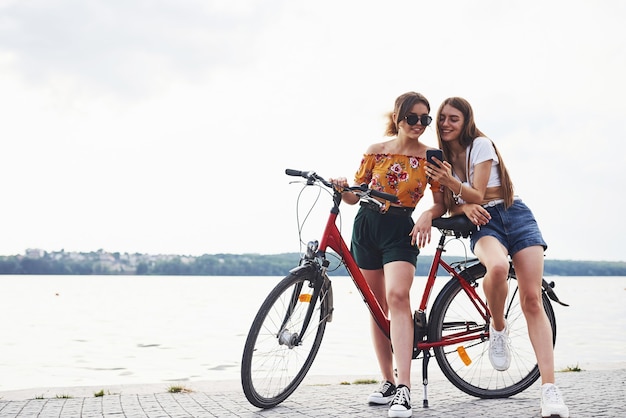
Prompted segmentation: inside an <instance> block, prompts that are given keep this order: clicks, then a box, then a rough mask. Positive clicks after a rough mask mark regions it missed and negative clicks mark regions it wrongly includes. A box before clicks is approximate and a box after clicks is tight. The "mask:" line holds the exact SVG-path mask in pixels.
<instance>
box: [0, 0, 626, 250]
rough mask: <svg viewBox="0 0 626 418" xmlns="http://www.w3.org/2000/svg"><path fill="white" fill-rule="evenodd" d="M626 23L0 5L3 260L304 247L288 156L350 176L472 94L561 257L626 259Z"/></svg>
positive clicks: (416, 5) (132, 2)
mask: <svg viewBox="0 0 626 418" xmlns="http://www.w3.org/2000/svg"><path fill="white" fill-rule="evenodd" d="M625 21H626V2H622V1H618V0H615V1H606V0H604V1H603V0H600V1H571V0H568V1H565V0H563V1H561V0H555V1H543V0H542V1H535V0H531V1H506V2H503V1H500V0H490V1H471V2H470V1H466V0H451V1H429V2H425V1H417V0H408V1H356V0H354V1H339V0H318V1H314V2H304V1H296V0H284V1H280V0H259V1H252V0H245V1H244V0H236V1H232V0H218V1H204V0H203V1H201V0H195V1H180V0H160V1H158V0H155V1H147V0H146V1H139V0H117V1H114V0H107V1H105V0H102V1H96V0H19V1H17V0H16V1H11V0H0V111H1V116H0V118H1V119H0V120H1V123H0V137H1V144H2V145H1V151H0V185H1V190H2V206H1V209H0V254H2V255H13V254H21V253H23V252H24V250H25V249H27V248H41V249H44V250H46V251H59V250H61V249H64V250H65V251H85V252H88V251H96V250H98V249H104V250H105V251H111V252H115V251H119V252H131V253H134V252H140V253H152V254H159V253H162V254H188V255H201V254H215V253H250V252H252V253H262V254H271V253H281V252H293V251H298V236H297V230H296V219H295V213H296V207H295V203H296V198H297V195H298V192H299V191H300V187H299V186H298V185H294V184H289V182H290V181H291V180H293V178H290V177H287V176H285V175H284V170H285V168H295V169H302V170H315V171H317V172H318V173H319V174H321V175H323V176H325V177H334V176H340V175H342V176H346V177H348V178H352V177H353V174H354V172H355V171H356V168H357V166H358V163H359V161H360V159H361V156H362V153H363V152H364V151H365V149H366V148H367V146H368V145H369V144H371V143H373V142H378V141H380V140H381V139H382V133H383V130H384V119H383V115H384V113H385V112H387V111H390V110H392V107H393V102H394V100H395V98H396V97H397V96H398V95H400V94H402V93H404V92H406V91H419V92H422V93H423V94H425V95H426V96H427V97H428V98H429V100H430V101H431V107H432V114H433V115H434V114H435V112H436V110H437V107H438V106H439V104H440V103H441V101H442V100H444V99H445V98H447V97H449V96H462V97H465V98H466V99H468V100H469V101H470V103H471V104H472V105H473V107H474V111H475V114H476V115H475V116H476V121H477V124H478V127H479V128H480V129H481V130H482V131H483V132H485V133H486V134H487V135H488V136H489V137H490V138H492V139H493V140H494V141H495V143H496V144H497V145H498V147H499V148H500V151H501V152H502V154H503V157H504V161H505V163H506V164H507V166H508V168H509V170H510V172H511V175H512V177H513V181H514V184H515V187H516V191H517V193H518V194H519V195H520V196H521V197H522V198H523V199H524V200H525V201H526V202H527V203H528V204H529V206H530V207H531V208H532V209H533V211H534V212H535V215H536V217H537V219H538V221H539V224H540V227H541V228H542V230H543V233H544V236H545V239H546V241H547V242H548V244H549V249H548V251H547V253H546V256H547V258H551V259H586V260H620V261H625V260H626V256H625V255H624V254H625V253H624V251H623V244H622V243H623V240H624V239H625V236H626V226H625V223H624V222H623V221H622V220H621V216H620V215H621V212H622V210H623V208H624V204H625V203H626V202H625V200H626V198H625V196H626V175H624V171H623V170H624V162H625V158H624V155H625V154H624V151H625V150H626V133H625V130H624V123H625V122H626V117H625V116H626V100H624V97H626V79H625V74H626V30H625V29H624V22H625ZM422 140H423V141H424V142H425V143H427V144H428V145H432V146H435V145H436V135H435V130H434V128H429V129H428V131H427V133H426V134H424V135H423V136H422ZM328 204H329V202H328V201H324V202H323V204H322V205H321V207H320V211H319V217H320V218H319V219H322V218H323V217H324V216H325V215H326V214H327V212H328ZM429 204H430V201H429V200H428V199H426V200H425V201H424V202H420V205H419V206H418V208H419V207H422V208H425V207H427V206H428V205H429ZM301 209H302V208H301ZM354 213H355V208H352V207H349V208H346V210H345V211H344V213H343V220H342V230H343V231H344V233H345V236H346V239H348V238H349V234H350V231H351V225H352V220H353V216H354ZM314 216H318V212H315V215H314ZM314 221H317V218H314V219H313V220H312V222H313V223H312V225H314ZM315 233H316V231H315V228H311V230H310V234H311V235H308V236H306V237H305V238H306V239H313V238H317V235H316V234H315ZM424 252H425V253H426V254H429V253H430V254H432V252H433V245H432V244H431V246H429V247H428V248H426V249H425V250H424Z"/></svg>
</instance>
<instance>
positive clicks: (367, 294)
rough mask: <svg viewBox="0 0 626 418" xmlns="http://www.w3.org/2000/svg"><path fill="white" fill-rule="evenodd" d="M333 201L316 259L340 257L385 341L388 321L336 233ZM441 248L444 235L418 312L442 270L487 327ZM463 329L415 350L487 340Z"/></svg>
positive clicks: (480, 305)
mask: <svg viewBox="0 0 626 418" xmlns="http://www.w3.org/2000/svg"><path fill="white" fill-rule="evenodd" d="M333 201H334V205H333V208H332V209H331V211H330V214H329V217H328V221H327V222H326V226H325V228H324V232H323V234H322V238H321V241H320V243H319V248H318V252H317V255H318V256H320V257H322V258H323V257H324V255H325V253H326V250H327V249H328V248H331V249H333V250H334V251H335V252H336V253H337V254H339V256H340V257H341V259H342V261H343V263H344V264H345V266H346V269H347V270H348V273H349V274H350V277H351V278H352V280H353V281H354V284H355V285H356V287H357V289H358V290H359V292H360V293H361V296H362V298H363V300H364V301H365V304H366V305H367V307H368V309H369V311H370V313H371V315H372V317H373V318H374V320H375V321H376V323H377V324H378V326H379V327H380V329H381V330H382V332H383V333H384V335H385V336H387V338H390V321H389V318H388V317H387V314H386V313H385V312H383V310H382V307H381V306H380V304H379V303H378V300H377V299H376V296H375V295H374V293H373V292H372V290H371V288H370V287H369V285H368V284H367V281H366V280H365V277H364V276H363V274H362V273H361V270H360V269H359V267H358V266H357V264H356V261H354V258H353V257H352V254H351V253H350V250H349V248H348V246H347V245H346V243H345V240H344V239H343V237H342V235H341V232H340V231H339V229H338V227H337V224H336V220H337V216H338V215H339V204H340V203H341V193H340V192H337V191H335V192H334V196H333ZM444 246H445V235H444V234H442V235H441V237H440V239H439V244H438V246H437V250H436V252H435V256H434V258H433V263H432V265H431V268H430V273H429V275H428V280H427V282H426V286H425V288H424V292H423V294H422V299H421V302H420V305H419V312H426V307H427V304H428V300H429V298H430V296H431V294H432V290H433V287H434V284H435V281H436V279H437V270H438V268H439V266H441V267H443V269H444V270H446V271H447V272H448V273H449V274H450V275H451V276H452V277H454V278H456V279H457V280H458V281H459V283H460V284H461V286H462V287H463V290H464V291H465V293H466V294H467V295H468V297H469V298H470V300H471V301H472V303H473V305H474V307H475V308H476V310H477V311H478V312H480V315H481V316H482V317H483V318H484V320H485V324H488V323H489V318H490V316H491V315H490V313H489V309H488V308H487V305H486V304H485V303H484V301H483V300H482V299H481V298H480V297H479V296H478V295H477V294H476V291H475V290H474V287H473V286H472V285H471V284H470V283H469V282H468V281H467V280H465V279H464V278H463V277H461V276H460V275H459V273H458V272H457V271H456V270H455V269H454V268H453V267H451V266H450V265H449V264H448V263H446V262H445V261H444V260H443V259H442V258H441V256H442V253H443V251H444ZM454 325H455V326H459V325H461V324H454ZM463 325H465V326H466V329H465V330H463V331H460V332H458V333H455V334H453V335H448V336H446V337H444V338H443V339H442V340H441V341H432V342H431V341H418V342H416V346H415V347H414V348H416V349H418V350H425V351H428V350H429V349H431V348H433V347H438V346H446V345H453V344H460V343H463V342H466V341H470V340H476V339H484V338H487V336H488V334H487V332H486V331H485V332H481V333H477V332H476V330H475V328H474V330H471V329H469V327H468V326H469V324H463ZM473 325H474V326H477V325H478V324H473Z"/></svg>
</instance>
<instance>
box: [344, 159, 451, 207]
mask: <svg viewBox="0 0 626 418" xmlns="http://www.w3.org/2000/svg"><path fill="white" fill-rule="evenodd" d="M425 163H426V159H424V158H422V157H411V156H408V155H400V154H365V155H364V156H363V159H362V160H361V165H360V166H359V169H358V170H357V172H356V174H355V177H354V179H355V183H356V184H363V183H365V184H367V185H368V186H369V187H370V188H372V189H374V190H378V191H381V192H385V193H390V194H393V195H396V196H397V197H398V203H397V204H398V205H400V206H404V207H411V208H414V207H415V205H417V202H419V201H420V199H421V198H422V197H423V196H424V192H425V191H426V185H427V184H430V189H431V190H432V191H433V193H442V192H443V187H442V186H441V185H440V184H439V183H438V182H436V181H432V180H430V179H428V178H427V176H426V172H425V171H424V169H425Z"/></svg>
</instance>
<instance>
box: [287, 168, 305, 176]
mask: <svg viewBox="0 0 626 418" xmlns="http://www.w3.org/2000/svg"><path fill="white" fill-rule="evenodd" d="M285 174H287V175H288V176H294V177H306V176H303V175H302V171H300V170H293V169H291V168H287V169H285Z"/></svg>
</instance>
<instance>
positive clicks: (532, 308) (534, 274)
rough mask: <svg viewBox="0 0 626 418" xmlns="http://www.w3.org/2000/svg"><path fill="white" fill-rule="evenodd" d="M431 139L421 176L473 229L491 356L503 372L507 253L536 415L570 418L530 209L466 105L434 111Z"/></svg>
mask: <svg viewBox="0 0 626 418" xmlns="http://www.w3.org/2000/svg"><path fill="white" fill-rule="evenodd" d="M437 137H438V140H439V147H440V148H441V149H442V150H443V154H444V159H445V161H443V162H442V161H436V163H437V164H428V168H427V170H426V171H427V173H428V175H429V176H431V177H432V178H433V179H434V180H436V181H438V182H439V183H440V184H441V185H443V186H445V187H446V188H447V189H448V190H447V191H446V194H445V201H446V206H447V207H448V208H449V212H450V214H452V215H457V214H465V215H466V216H467V217H468V219H469V220H470V221H471V222H473V223H474V224H476V225H478V226H479V230H478V231H476V232H474V233H473V234H472V236H471V239H470V246H471V249H472V251H473V252H474V254H475V255H476V256H477V257H478V259H479V260H480V262H481V263H482V264H483V265H484V266H485V267H486V269H487V272H486V274H485V278H484V280H483V287H484V290H485V295H486V296H487V303H488V305H489V309H490V311H491V315H492V318H491V324H490V327H489V359H490V361H491V364H492V366H493V368H494V369H496V370H498V371H505V370H507V369H508V368H509V365H510V363H511V354H510V346H509V344H510V341H509V336H508V328H507V323H506V320H505V318H504V304H505V299H506V297H507V290H508V288H507V277H508V271H509V256H510V257H511V258H512V259H513V264H514V265H515V273H516V275H517V282H518V288H519V291H520V295H519V299H520V301H521V302H522V311H523V312H524V316H525V317H526V322H527V325H528V333H529V336H530V340H531V343H532V346H533V349H534V351H535V356H536V357H537V364H538V366H539V372H540V374H541V382H542V386H541V415H542V416H543V417H550V416H552V417H556V416H558V417H561V418H565V417H569V410H568V408H567V406H565V404H564V402H563V399H562V398H561V395H560V392H559V389H558V388H557V387H556V386H555V385H554V352H553V345H552V341H553V339H552V329H551V328H550V323H549V321H548V318H547V316H546V314H545V311H544V310H543V305H542V301H541V282H542V278H543V253H544V251H545V249H546V248H547V245H546V243H545V241H544V240H543V238H542V235H541V231H540V230H539V227H538V226H537V222H536V220H535V218H534V216H533V214H532V212H531V211H530V209H529V208H528V207H527V206H526V205H525V204H524V203H523V202H522V201H521V199H520V198H519V197H517V196H515V195H514V194H513V183H512V182H511V179H510V177H509V174H508V172H507V169H506V167H505V165H504V162H503V161H502V157H501V156H500V153H499V152H498V150H497V148H496V146H495V144H494V143H493V142H492V141H491V140H490V139H488V138H486V137H485V135H484V134H483V133H482V132H481V131H480V130H479V129H478V128H477V127H476V124H475V122H474V114H473V111H472V108H471V106H470V104H469V103H468V102H467V100H465V99H462V98H460V97H451V98H448V99H446V100H444V102H443V103H442V104H441V106H440V107H439V111H438V112H437Z"/></svg>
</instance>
